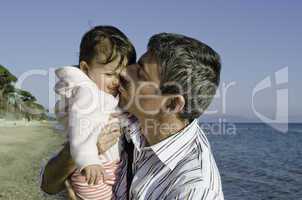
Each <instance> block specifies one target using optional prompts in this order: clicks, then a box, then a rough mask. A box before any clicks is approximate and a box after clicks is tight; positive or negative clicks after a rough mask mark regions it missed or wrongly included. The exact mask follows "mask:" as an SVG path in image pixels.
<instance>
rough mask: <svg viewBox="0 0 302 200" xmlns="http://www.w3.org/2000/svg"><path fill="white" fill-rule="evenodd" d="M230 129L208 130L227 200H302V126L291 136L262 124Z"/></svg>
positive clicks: (296, 126) (292, 127)
mask: <svg viewBox="0 0 302 200" xmlns="http://www.w3.org/2000/svg"><path fill="white" fill-rule="evenodd" d="M205 127H206V126H205ZM227 127H229V128H230V127H232V126H226V127H225V129H223V128H221V130H223V131H222V132H223V134H218V132H217V131H216V132H215V131H213V130H217V129H218V127H216V129H212V133H210V132H211V131H209V126H208V127H206V132H207V137H208V139H209V141H210V143H211V146H212V150H213V152H214V156H215V159H216V162H217V165H218V168H219V169H220V173H221V176H222V184H223V185H222V187H223V191H224V195H225V199H226V200H249V199H252V200H258V199H278V200H279V199H282V200H283V199H284V200H302V124H290V125H289V131H288V133H281V132H278V131H276V130H274V129H273V128H271V127H269V126H267V125H265V124H260V123H257V124H256V123H255V124H235V128H236V131H233V130H232V131H231V133H228V132H226V131H225V130H226V129H227ZM220 132H221V131H220Z"/></svg>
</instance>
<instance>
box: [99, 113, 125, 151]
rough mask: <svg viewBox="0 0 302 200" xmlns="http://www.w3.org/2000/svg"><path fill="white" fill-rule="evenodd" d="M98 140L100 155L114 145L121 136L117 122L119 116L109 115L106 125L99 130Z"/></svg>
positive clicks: (118, 121)
mask: <svg viewBox="0 0 302 200" xmlns="http://www.w3.org/2000/svg"><path fill="white" fill-rule="evenodd" d="M101 131H102V134H100V136H99V139H98V144H97V147H98V150H99V153H100V154H103V153H105V152H106V151H107V150H108V149H109V148H110V147H111V146H112V145H114V144H115V143H116V142H117V140H118V138H119V137H120V135H121V132H122V131H121V126H120V120H119V114H118V113H114V114H111V116H110V118H109V121H108V124H107V125H106V126H105V127H104V128H103V129H102V130H101Z"/></svg>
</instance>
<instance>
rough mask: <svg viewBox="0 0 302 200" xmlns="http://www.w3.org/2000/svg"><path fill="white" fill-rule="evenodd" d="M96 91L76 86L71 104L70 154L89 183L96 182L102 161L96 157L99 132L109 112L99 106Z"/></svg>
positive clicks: (100, 171)
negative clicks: (103, 110)
mask: <svg viewBox="0 0 302 200" xmlns="http://www.w3.org/2000/svg"><path fill="white" fill-rule="evenodd" d="M94 94H97V91H93V90H92V89H91V88H88V87H87V88H85V87H78V88H77V90H75V91H74V94H73V96H72V98H71V101H70V109H69V140H70V152H71V155H72V158H73V159H74V161H75V163H76V165H77V167H78V168H79V169H80V170H81V171H82V170H84V171H83V172H84V173H85V175H86V178H87V179H88V182H89V183H93V182H95V181H96V180H98V179H99V177H100V174H101V173H102V161H101V160H100V159H99V156H98V148H97V140H98V136H99V134H100V130H101V129H102V128H103V127H104V124H105V123H106V122H107V121H108V118H109V113H108V114H106V113H105V112H102V110H101V109H100V107H99V102H98V96H97V95H94Z"/></svg>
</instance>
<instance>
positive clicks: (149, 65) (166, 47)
mask: <svg viewBox="0 0 302 200" xmlns="http://www.w3.org/2000/svg"><path fill="white" fill-rule="evenodd" d="M220 68H221V64H220V58H219V55H218V54H217V53H216V52H215V51H214V50H213V49H211V48H210V47H209V46H207V45H205V44H203V43H201V42H199V41H197V40H195V39H193V38H189V37H186V36H183V35H177V34H169V33H161V34H157V35H154V36H153V37H151V39H150V41H149V43H148V49H147V52H146V53H145V54H144V55H143V56H142V57H141V58H140V59H139V61H138V64H135V65H131V66H129V67H128V69H127V72H123V73H122V74H121V86H120V105H121V107H123V108H124V109H126V110H127V111H128V112H130V113H131V114H133V115H134V116H135V117H136V118H137V119H138V122H139V124H140V129H136V130H134V131H133V130H132V129H130V132H129V133H127V135H126V136H128V138H131V140H132V142H133V144H134V146H135V148H134V153H133V163H132V173H133V180H132V183H131V188H130V191H129V198H130V199H207V200H208V199H217V200H221V199H223V198H224V197H223V192H222V188H221V180H220V175H219V171H218V169H217V166H216V163H215V160H214V158H213V155H212V152H211V148H210V145H209V143H208V140H207V138H206V136H205V134H204V133H203V131H202V130H201V128H200V127H199V125H198V123H197V118H198V117H199V116H200V115H201V114H202V113H203V112H204V110H205V109H206V108H207V107H208V106H209V104H210V103H211V101H212V99H213V97H214V95H215V92H216V89H217V87H218V85H219V76H220ZM65 157H68V156H65ZM61 160H62V159H61ZM71 162H72V161H70V159H66V163H71ZM67 165H68V164H65V165H64V166H63V168H64V167H65V168H66V166H67ZM70 165H71V164H70ZM52 170H56V169H55V167H54V168H52V169H51V167H50V168H49V169H46V172H45V174H46V176H45V174H44V179H45V180H47V179H48V178H49V176H50V174H51V171H52ZM62 177H64V178H65V177H66V175H62V176H59V177H58V178H57V179H52V180H50V182H49V183H48V184H45V185H44V187H42V188H44V190H45V191H47V190H48V189H49V188H51V187H48V186H50V185H52V186H53V187H52V188H55V186H56V185H59V184H62V182H63V180H64V179H63V178H62ZM44 182H45V181H44Z"/></svg>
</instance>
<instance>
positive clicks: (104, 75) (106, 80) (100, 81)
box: [87, 59, 121, 96]
mask: <svg viewBox="0 0 302 200" xmlns="http://www.w3.org/2000/svg"><path fill="white" fill-rule="evenodd" d="M119 63H120V62H119V59H116V60H114V61H112V62H111V63H108V64H101V63H98V61H97V60H96V59H93V61H92V62H91V65H90V66H89V69H88V72H87V73H88V76H89V77H90V78H91V79H92V81H94V82H95V83H96V85H97V86H98V88H99V89H100V90H102V91H104V92H107V93H109V94H111V95H113V96H117V94H118V88H119V84H120V80H119V77H120V72H121V69H120V68H121V67H119Z"/></svg>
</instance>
